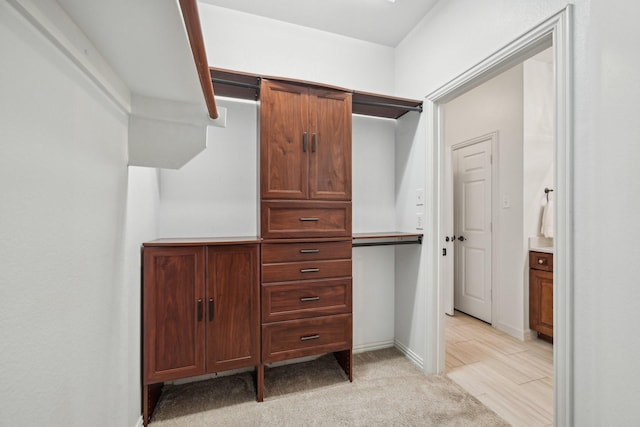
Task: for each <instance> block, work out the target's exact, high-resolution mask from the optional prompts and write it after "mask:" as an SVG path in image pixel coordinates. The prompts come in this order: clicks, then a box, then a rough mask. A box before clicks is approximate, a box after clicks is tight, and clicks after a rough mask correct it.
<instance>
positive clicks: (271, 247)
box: [262, 240, 351, 264]
mask: <svg viewBox="0 0 640 427" xmlns="http://www.w3.org/2000/svg"><path fill="white" fill-rule="evenodd" d="M350 258H351V240H345V241H342V242H305V243H263V244H262V263H263V264H264V263H267V264H268V263H274V262H287V261H311V260H317V259H350Z"/></svg>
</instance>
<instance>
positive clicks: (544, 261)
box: [529, 251, 553, 271]
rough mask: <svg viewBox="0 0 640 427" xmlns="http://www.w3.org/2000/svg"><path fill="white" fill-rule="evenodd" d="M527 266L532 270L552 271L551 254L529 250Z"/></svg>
mask: <svg viewBox="0 0 640 427" xmlns="http://www.w3.org/2000/svg"><path fill="white" fill-rule="evenodd" d="M529 268H532V269H534V270H543V271H553V254H549V253H546V252H534V251H530V252H529Z"/></svg>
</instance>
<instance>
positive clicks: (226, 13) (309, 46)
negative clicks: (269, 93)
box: [198, 3, 394, 94]
mask: <svg viewBox="0 0 640 427" xmlns="http://www.w3.org/2000/svg"><path fill="white" fill-rule="evenodd" d="M198 7H199V10H200V20H201V22H202V32H203V36H204V41H205V46H206V49H207V57H208V59H209V64H210V65H211V66H212V67H219V68H227V69H231V70H237V71H245V72H249V73H255V74H260V75H267V76H268V75H271V76H279V77H289V78H294V79H300V80H308V81H313V82H319V83H324V84H328V85H335V86H340V87H344V88H346V89H356V90H362V91H367V92H374V93H383V94H389V93H392V91H393V84H394V80H393V79H394V69H393V54H394V51H393V48H390V47H388V46H382V45H378V44H374V43H368V42H364V41H361V40H356V39H352V38H349V37H344V36H339V35H336V34H331V33H327V32H324V31H319V30H314V29H310V28H305V27H301V26H298V25H293V24H288V23H284V22H280V21H275V20H273V19H268V18H263V17H259V16H255V15H250V14H247V13H243V12H237V11H233V10H230V9H225V8H222V7H217V6H213V5H210V4H207V3H199V4H198Z"/></svg>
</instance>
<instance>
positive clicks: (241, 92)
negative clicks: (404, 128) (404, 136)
mask: <svg viewBox="0 0 640 427" xmlns="http://www.w3.org/2000/svg"><path fill="white" fill-rule="evenodd" d="M209 72H210V75H211V81H212V82H213V85H214V87H215V90H216V94H217V95H218V96H225V97H229V98H237V99H247V100H252V101H257V100H258V99H260V81H261V80H262V79H268V80H273V81H280V82H284V83H294V84H299V85H304V86H310V87H316V88H325V89H331V90H338V91H342V92H347V93H351V94H352V104H353V107H352V113H353V114H362V115H366V116H374V117H383V118H388V119H397V118H399V117H401V116H403V115H404V114H406V113H408V112H409V111H417V112H419V113H420V112H422V101H419V100H416V99H408V98H399V97H394V96H388V95H378V94H374V93H368V92H361V91H356V90H352V89H347V88H343V87H338V86H331V85H326V84H322V83H316V82H310V81H306V80H296V79H288V78H285V77H275V76H263V75H259V74H251V73H245V72H241V71H233V70H226V69H222V68H213V67H211V68H210V69H209Z"/></svg>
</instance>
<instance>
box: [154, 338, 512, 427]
mask: <svg viewBox="0 0 640 427" xmlns="http://www.w3.org/2000/svg"><path fill="white" fill-rule="evenodd" d="M508 425H509V424H508V423H506V422H505V421H504V420H502V419H501V418H500V417H498V416H497V415H496V414H495V413H494V412H492V411H491V410H490V409H488V408H487V407H485V406H484V405H483V404H482V403H480V402H479V401H478V400H477V399H476V398H474V397H473V396H471V395H470V394H469V393H467V392H465V391H464V390H463V389H461V388H460V387H459V386H458V385H457V384H455V383H454V382H452V381H451V380H450V379H448V378H446V377H444V376H439V375H424V374H423V373H422V371H421V370H420V369H418V368H417V367H416V366H415V365H414V364H413V363H411V362H410V361H409V360H408V359H407V358H406V357H404V355H402V353H400V352H399V351H398V350H397V349H395V348H390V349H384V350H377V351H371V352H366V353H360V354H356V355H354V379H353V383H350V382H349V381H348V379H347V378H346V376H345V374H344V372H343V371H342V369H341V368H340V366H339V365H338V363H337V362H336V361H335V359H334V358H333V355H326V356H322V357H320V358H318V359H315V360H312V361H308V362H301V363H296V364H291V365H285V366H279V367H274V368H267V369H266V372H265V400H264V402H261V403H258V402H256V401H255V386H254V380H253V375H252V373H250V372H247V373H242V374H236V375H231V376H225V377H218V378H214V379H211V380H206V381H200V382H197V383H190V384H183V385H167V386H165V388H164V389H163V393H162V397H161V399H160V402H158V406H157V408H156V410H155V413H154V416H153V419H152V422H151V427H184V426H189V427H192V426H193V427H199V426H202V427H205V426H206V427H212V426H225V427H227V426H229V427H233V426H274V427H275V426H278V427H280V426H332V427H333V426H486V427H499V426H508Z"/></svg>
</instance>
